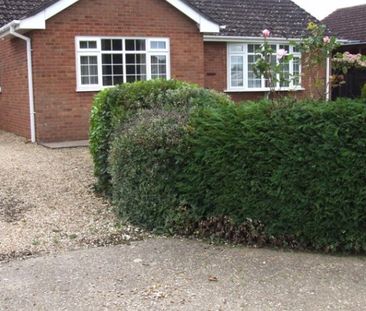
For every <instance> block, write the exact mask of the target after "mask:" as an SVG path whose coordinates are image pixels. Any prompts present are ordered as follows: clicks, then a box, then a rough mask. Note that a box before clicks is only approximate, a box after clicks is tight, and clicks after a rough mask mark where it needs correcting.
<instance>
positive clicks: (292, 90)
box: [224, 87, 305, 93]
mask: <svg viewBox="0 0 366 311" xmlns="http://www.w3.org/2000/svg"><path fill="white" fill-rule="evenodd" d="M269 91H270V89H268V88H267V89H262V88H256V89H254V88H253V89H226V90H224V92H225V93H253V92H269ZM275 91H276V92H297V91H305V88H303V87H281V88H276V89H275Z"/></svg>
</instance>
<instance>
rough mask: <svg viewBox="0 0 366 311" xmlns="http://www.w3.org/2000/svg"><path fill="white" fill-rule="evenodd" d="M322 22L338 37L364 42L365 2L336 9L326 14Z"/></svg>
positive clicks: (365, 24)
mask: <svg viewBox="0 0 366 311" xmlns="http://www.w3.org/2000/svg"><path fill="white" fill-rule="evenodd" d="M323 23H324V24H326V25H327V26H328V28H329V29H330V30H331V31H332V33H334V34H335V35H337V37H338V38H339V39H345V40H359V41H363V42H366V4H364V5H357V6H353V7H348V8H343V9H338V10H336V11H334V12H333V13H332V14H330V15H329V16H327V17H326V18H325V19H324V20H323Z"/></svg>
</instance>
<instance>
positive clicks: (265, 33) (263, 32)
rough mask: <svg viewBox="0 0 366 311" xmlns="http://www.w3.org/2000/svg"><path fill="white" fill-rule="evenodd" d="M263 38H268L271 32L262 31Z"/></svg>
mask: <svg viewBox="0 0 366 311" xmlns="http://www.w3.org/2000/svg"><path fill="white" fill-rule="evenodd" d="M262 34H263V37H265V38H268V37H269V36H270V35H271V32H270V31H269V30H268V29H264V30H263V31H262Z"/></svg>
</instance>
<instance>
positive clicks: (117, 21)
mask: <svg viewBox="0 0 366 311" xmlns="http://www.w3.org/2000/svg"><path fill="white" fill-rule="evenodd" d="M79 35H90V36H141V37H154V36H155V37H156V36H157V37H169V38H170V48H171V75H172V78H175V79H180V80H185V81H189V82H194V83H198V84H200V85H203V81H204V74H203V71H204V70H203V66H204V63H203V39H202V34H200V32H199V30H198V28H197V25H196V24H195V22H193V21H192V20H191V19H189V18H188V17H186V16H185V15H183V14H182V13H180V12H179V11H177V10H176V9H175V8H174V7H172V6H171V5H170V4H168V3H167V2H165V1H162V0H124V1H121V0H109V1H103V0H81V1H79V2H78V3H76V4H74V5H73V6H71V7H69V8H68V9H66V10H65V11H63V12H61V13H60V14H58V15H56V16H54V17H53V18H51V19H50V20H48V21H47V29H46V30H43V31H33V32H32V33H31V37H32V40H33V66H34V83H35V103H36V111H37V119H36V122H37V125H36V127H37V137H38V140H41V141H63V140H77V139H87V137H88V121H89V115H90V108H91V103H92V99H93V96H94V95H95V93H93V92H86V93H81V92H79V93H78V92H76V73H75V70H76V66H75V36H79Z"/></svg>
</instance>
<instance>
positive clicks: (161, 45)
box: [150, 41, 166, 50]
mask: <svg viewBox="0 0 366 311" xmlns="http://www.w3.org/2000/svg"><path fill="white" fill-rule="evenodd" d="M150 49H153V50H166V42H165V41H151V42H150Z"/></svg>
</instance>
